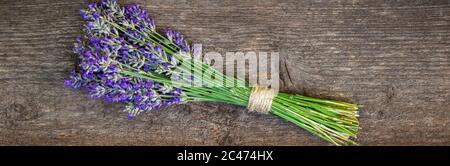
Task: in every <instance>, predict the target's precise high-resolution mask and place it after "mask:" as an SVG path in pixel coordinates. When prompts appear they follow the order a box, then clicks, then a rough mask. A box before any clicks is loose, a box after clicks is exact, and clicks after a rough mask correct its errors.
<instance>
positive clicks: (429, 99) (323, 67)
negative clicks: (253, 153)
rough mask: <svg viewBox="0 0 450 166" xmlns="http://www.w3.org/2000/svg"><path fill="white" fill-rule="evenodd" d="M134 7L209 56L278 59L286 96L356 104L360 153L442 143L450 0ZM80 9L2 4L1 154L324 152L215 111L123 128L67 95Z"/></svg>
mask: <svg viewBox="0 0 450 166" xmlns="http://www.w3.org/2000/svg"><path fill="white" fill-rule="evenodd" d="M120 2H121V3H122V4H129V3H131V2H132V1H120ZM140 2H141V3H142V4H144V5H145V7H146V9H148V10H149V11H150V13H151V14H152V17H154V18H156V19H157V25H158V26H159V27H160V29H161V28H165V27H172V28H174V29H176V30H179V31H181V32H182V33H183V34H185V35H186V36H187V37H188V38H189V40H191V41H192V42H194V43H202V44H203V46H204V51H205V52H206V51H217V52H220V53H225V52H228V51H244V52H245V51H279V52H280V59H281V62H280V70H281V88H282V91H285V92H290V93H297V94H303V95H307V96H312V97H320V98H330V99H338V100H343V101H347V102H354V103H359V104H363V105H364V107H363V108H362V109H361V110H360V112H361V117H360V121H361V127H362V129H361V131H360V134H359V137H358V139H357V141H358V142H359V143H360V144H362V145H450V1H448V0H440V1H438V0H423V1H421V0H406V1H389V0H353V1H345V0H330V1H329V0H321V1H297V0H247V1H234V0H198V1H186V0H179V1H178V0H169V1H168V0H152V1H148V2H146V1H140ZM86 4H87V2H85V1H81V0H35V1H29V0H1V1H0V144H1V145H331V144H329V143H327V142H325V141H323V140H321V139H320V138H318V137H316V136H313V135H311V134H310V133H308V132H306V131H305V130H303V129H301V128H299V127H297V126H295V125H293V124H291V123H288V122H285V121H283V120H281V119H279V118H277V117H275V116H271V115H257V114H252V113H247V112H245V109H244V108H241V107H236V106H230V105H222V104H214V103H197V104H187V105H179V106H174V107H171V108H168V109H162V110H159V111H154V112H151V113H148V114H144V115H142V116H140V117H138V118H137V119H135V120H133V121H128V120H127V118H126V114H125V113H123V112H120V110H122V108H123V105H122V104H114V103H107V102H103V101H101V100H91V99H89V97H88V95H87V94H86V92H84V91H81V90H72V89H69V88H67V87H64V85H63V80H64V79H66V78H68V72H69V70H70V69H71V68H73V67H74V60H75V55H74V54H73V53H72V52H71V48H72V43H73V42H74V39H75V37H76V36H77V34H79V33H80V27H81V25H82V21H81V18H80V17H79V14H78V13H79V12H78V10H79V9H80V8H82V7H84V5H86Z"/></svg>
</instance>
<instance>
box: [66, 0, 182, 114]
mask: <svg viewBox="0 0 450 166" xmlns="http://www.w3.org/2000/svg"><path fill="white" fill-rule="evenodd" d="M80 14H81V16H82V18H83V19H84V20H85V21H86V26H84V30H83V31H84V35H83V36H81V37H78V38H77V40H76V42H75V47H74V49H73V50H74V53H76V54H77V55H78V62H79V64H78V67H77V70H72V71H71V74H70V79H69V80H65V81H64V84H65V85H67V86H70V87H73V88H81V87H84V89H86V91H87V92H88V93H89V94H90V96H91V97H92V98H103V99H104V100H105V101H109V102H122V103H126V104H127V106H126V108H125V111H126V112H128V113H127V115H128V119H130V120H131V119H133V117H134V116H136V115H137V114H139V113H141V112H147V111H150V110H152V109H158V108H160V107H162V106H170V105H172V104H178V103H182V102H183V96H185V95H184V93H183V91H181V89H178V88H174V87H172V86H171V85H166V84H164V83H155V82H153V81H151V80H147V79H144V78H139V77H132V76H129V75H126V74H124V72H136V71H144V72H148V73H158V74H162V75H165V76H167V78H169V77H170V73H171V70H172V68H173V67H174V65H176V64H173V63H171V58H170V57H171V56H170V55H169V54H167V53H166V52H165V51H164V50H163V49H162V48H161V47H160V46H155V45H154V44H153V43H152V42H149V41H145V40H146V39H145V38H146V36H144V35H143V34H148V33H152V32H155V24H154V20H153V19H151V18H149V14H148V13H147V12H146V11H144V10H143V9H142V8H141V7H140V6H139V5H138V4H132V5H129V6H127V7H126V8H120V7H119V6H118V4H117V2H116V1H115V0H109V1H104V0H103V1H101V2H100V3H95V2H94V3H90V4H89V5H88V8H87V9H85V10H82V11H80ZM111 22H116V23H118V24H117V25H114V24H112V23H111ZM117 26H121V27H117ZM123 29H126V31H123Z"/></svg>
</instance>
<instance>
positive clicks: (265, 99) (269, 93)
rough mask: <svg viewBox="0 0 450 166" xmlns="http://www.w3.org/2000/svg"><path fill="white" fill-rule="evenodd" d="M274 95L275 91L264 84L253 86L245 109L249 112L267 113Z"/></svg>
mask: <svg viewBox="0 0 450 166" xmlns="http://www.w3.org/2000/svg"><path fill="white" fill-rule="evenodd" d="M274 97H275V92H274V91H273V90H272V89H271V88H268V87H265V86H255V87H253V88H252V91H251V92H250V96H249V97H248V105H247V109H248V110H249V112H259V113H263V114H268V113H269V111H270V108H271V107H272V100H273V98H274Z"/></svg>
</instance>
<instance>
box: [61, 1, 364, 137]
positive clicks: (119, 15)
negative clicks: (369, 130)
mask: <svg viewBox="0 0 450 166" xmlns="http://www.w3.org/2000/svg"><path fill="white" fill-rule="evenodd" d="M81 16H82V18H83V19H84V20H85V22H86V24H85V26H84V28H83V34H82V36H80V37H78V38H77V40H76V43H75V48H74V52H75V53H76V54H77V55H78V60H79V62H78V64H77V67H76V68H75V69H74V70H72V72H71V74H70V79H69V80H65V82H64V83H65V84H66V85H68V86H70V87H73V88H81V87H84V89H86V90H87V91H88V92H89V94H90V96H91V97H92V98H103V99H104V100H106V101H110V102H122V103H125V104H126V106H125V111H126V112H127V113H128V118H129V119H132V118H133V117H135V116H136V115H138V114H140V113H142V112H148V111H150V110H153V109H158V108H161V107H164V106H170V105H172V104H179V103H187V102H205V101H208V102H220V103H227V104H234V105H239V106H247V108H248V109H249V111H257V112H261V113H267V114H273V115H276V116H279V117H281V118H283V119H285V120H287V121H290V122H292V123H294V124H296V125H298V126H300V127H302V128H304V129H305V130H307V131H309V132H311V133H313V134H315V135H317V136H319V137H321V138H323V139H325V140H327V141H329V142H331V143H333V144H335V145H348V144H356V142H354V141H353V140H352V139H353V138H356V134H357V132H358V129H359V123H358V119H357V117H358V111H357V110H358V106H357V105H355V104H350V103H345V102H339V101H332V100H323V99H316V98H310V97H305V96H300V95H290V94H286V93H277V94H275V93H274V92H273V90H271V89H270V88H267V87H263V86H254V87H251V86H249V85H246V84H245V81H244V80H241V79H239V78H235V77H230V76H226V75H224V74H222V73H221V72H219V71H217V70H216V69H214V68H212V67H211V66H209V65H208V64H206V63H204V62H202V61H201V60H198V59H196V58H191V52H192V51H191V50H190V47H189V45H188V44H187V42H186V41H185V40H184V39H183V36H182V35H181V34H180V33H178V32H175V31H173V30H171V29H167V30H165V33H163V34H160V33H158V32H157V31H156V27H155V21H154V20H153V19H151V18H149V15H148V13H147V12H146V11H144V9H143V8H141V7H140V6H139V5H138V4H137V3H135V4H131V5H129V6H126V7H121V6H119V5H118V4H117V2H116V1H115V0H107V1H101V2H99V3H91V4H89V5H88V8H87V9H83V10H81ZM185 62H190V63H185ZM193 70H197V71H200V72H206V71H208V72H211V71H213V72H214V74H215V75H214V77H206V78H205V77H203V75H202V74H200V75H192V74H187V73H191V72H192V71H193ZM215 78H223V79H215ZM196 80H201V81H203V82H205V83H206V84H205V85H208V86H200V87H199V86H192V82H195V81H196ZM224 82H232V83H235V84H239V83H244V85H245V86H223V83H224ZM240 85H242V84H240Z"/></svg>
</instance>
